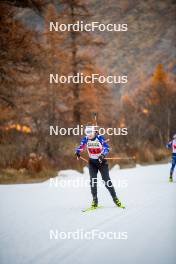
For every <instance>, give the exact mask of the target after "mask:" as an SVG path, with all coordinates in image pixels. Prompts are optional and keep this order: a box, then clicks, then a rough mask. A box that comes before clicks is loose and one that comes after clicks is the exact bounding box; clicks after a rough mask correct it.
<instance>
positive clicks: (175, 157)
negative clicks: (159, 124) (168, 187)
mask: <svg viewBox="0 0 176 264" xmlns="http://www.w3.org/2000/svg"><path fill="white" fill-rule="evenodd" d="M166 147H167V148H169V149H171V150H172V166H171V169H170V175H171V176H172V174H173V172H174V168H175V166H176V139H173V140H171V141H170V142H169V143H168V144H167V145H166Z"/></svg>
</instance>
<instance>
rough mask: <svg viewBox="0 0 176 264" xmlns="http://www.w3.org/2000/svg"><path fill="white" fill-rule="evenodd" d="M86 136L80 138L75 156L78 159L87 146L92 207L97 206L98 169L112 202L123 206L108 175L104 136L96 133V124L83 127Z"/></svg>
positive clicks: (106, 149)
mask: <svg viewBox="0 0 176 264" xmlns="http://www.w3.org/2000/svg"><path fill="white" fill-rule="evenodd" d="M85 134H86V136H85V137H84V138H83V139H82V140H81V144H80V146H79V147H78V148H76V152H75V154H76V156H77V158H78V159H79V158H80V155H81V153H82V151H83V150H84V149H85V148H86V147H87V151H88V155H89V163H88V164H89V174H90V187H91V193H92V198H93V201H92V205H91V208H92V209H96V208H97V207H98V196H97V173H98V171H100V173H101V176H102V179H103V181H104V183H105V187H106V188H107V190H108V191H109V193H110V195H111V197H112V199H113V202H114V203H115V205H116V206H118V207H120V208H125V206H124V205H122V204H121V202H120V200H119V199H118V197H117V195H116V192H115V189H114V187H113V185H112V182H111V179H110V177H109V168H108V162H107V160H106V159H105V157H106V156H107V155H108V153H109V146H108V144H107V142H106V141H105V139H104V137H103V136H101V135H99V134H98V128H97V126H87V127H86V129H85Z"/></svg>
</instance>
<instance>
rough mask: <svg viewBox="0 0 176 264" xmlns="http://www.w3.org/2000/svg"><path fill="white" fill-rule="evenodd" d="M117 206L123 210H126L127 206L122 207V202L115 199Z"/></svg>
mask: <svg viewBox="0 0 176 264" xmlns="http://www.w3.org/2000/svg"><path fill="white" fill-rule="evenodd" d="M113 201H114V203H115V205H117V206H118V207H120V208H122V209H125V206H124V205H122V203H121V202H120V200H119V199H118V198H114V199H113Z"/></svg>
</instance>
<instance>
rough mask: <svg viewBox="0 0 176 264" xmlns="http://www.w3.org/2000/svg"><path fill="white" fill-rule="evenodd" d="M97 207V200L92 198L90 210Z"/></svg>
mask: <svg viewBox="0 0 176 264" xmlns="http://www.w3.org/2000/svg"><path fill="white" fill-rule="evenodd" d="M97 207H98V199H97V198H93V201H92V205H91V208H92V209H94V208H97Z"/></svg>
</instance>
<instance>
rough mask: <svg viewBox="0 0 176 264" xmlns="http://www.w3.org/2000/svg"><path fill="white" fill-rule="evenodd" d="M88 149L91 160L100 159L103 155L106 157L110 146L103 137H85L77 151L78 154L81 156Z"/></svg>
mask: <svg viewBox="0 0 176 264" xmlns="http://www.w3.org/2000/svg"><path fill="white" fill-rule="evenodd" d="M86 147H87V151H88V155H89V158H90V159H98V158H99V156H100V155H101V154H103V155H104V156H106V155H107V154H108V153H109V146H108V144H107V143H106V141H105V139H104V137H103V136H101V135H96V136H95V137H94V138H93V139H88V137H87V136H85V137H84V138H83V139H82V140H81V144H80V146H79V147H78V148H77V149H76V153H78V154H80V153H81V152H82V151H83V150H84V149H85V148H86Z"/></svg>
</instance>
